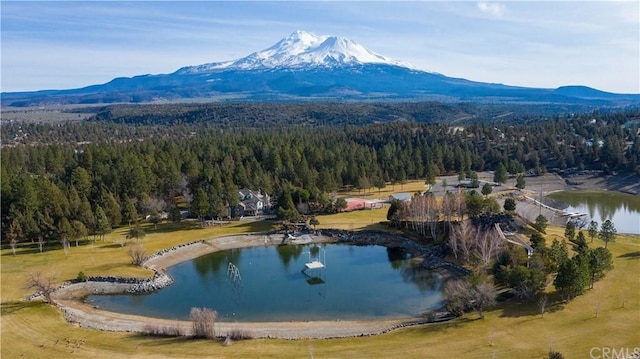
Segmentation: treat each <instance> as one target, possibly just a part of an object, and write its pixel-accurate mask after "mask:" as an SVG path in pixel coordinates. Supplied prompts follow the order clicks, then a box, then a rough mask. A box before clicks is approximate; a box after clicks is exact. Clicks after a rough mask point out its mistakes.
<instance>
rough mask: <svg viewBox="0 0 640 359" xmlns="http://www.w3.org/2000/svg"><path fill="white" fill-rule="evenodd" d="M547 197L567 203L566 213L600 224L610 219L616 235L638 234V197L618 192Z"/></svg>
mask: <svg viewBox="0 0 640 359" xmlns="http://www.w3.org/2000/svg"><path fill="white" fill-rule="evenodd" d="M549 197H551V198H553V199H555V200H558V201H562V202H565V203H568V204H569V205H570V206H569V207H568V208H567V209H566V211H567V212H581V213H586V214H587V223H588V222H589V221H591V220H594V221H596V222H598V224H599V225H600V224H602V222H604V221H605V220H607V219H610V220H611V221H612V222H613V224H614V225H615V227H616V230H617V231H618V233H633V234H640V196H634V195H632V194H625V193H618V192H590V191H562V192H555V193H552V194H550V195H549Z"/></svg>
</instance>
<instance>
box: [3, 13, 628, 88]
mask: <svg viewBox="0 0 640 359" xmlns="http://www.w3.org/2000/svg"><path fill="white" fill-rule="evenodd" d="M1 14H2V16H1V31H2V34H1V37H2V38H1V40H2V43H1V50H2V53H1V60H2V65H1V71H2V72H1V77H2V81H1V85H2V91H30V90H41V89H63V88H76V87H82V86H86V85H91V84H97V83H104V82H107V81H109V80H111V79H113V78H114V77H119V76H134V75H140V74H147V73H151V74H158V73H170V72H173V71H175V70H177V69H178V68H180V67H183V66H187V65H198V64H203V63H208V62H219V61H225V60H233V59H236V58H240V57H244V56H246V55H249V54H250V53H252V52H254V51H259V50H262V49H265V48H267V47H269V46H271V45H273V44H274V43H276V42H277V41H278V40H280V39H281V38H283V37H285V36H288V35H289V34H291V33H292V32H294V31H296V30H304V31H308V32H312V33H315V34H317V35H335V36H342V37H346V38H349V39H351V40H354V41H356V42H358V43H360V44H362V45H363V46H365V47H367V48H369V49H371V50H373V51H375V52H378V53H380V54H382V55H385V56H387V57H391V58H393V59H395V60H399V61H404V62H408V63H410V64H412V65H414V66H415V67H417V68H420V69H424V70H427V71H433V72H439V73H442V74H445V75H447V76H452V77H463V78H467V79H470V80H475V81H484V82H496V83H504V84H509V85H519V86H531V87H544V88H555V87H558V86H562V85H586V86H591V87H595V88H598V89H601V90H605V91H611V92H624V93H640V69H639V68H640V1H637V0H635V1H615V2H614V1H606V2H594V1H587V2H577V1H560V2H557V1H556V2H548V1H547V2H542V1H506V2H485V1H480V2H467V1H448V2H434V1H421V2H397V1H396V2H388V1H375V2H364V1H348V2H328V1H320V2H315V1H313V2H312V1H305V2H290V1H282V2H272V1H260V2H245V1H241V2H238V1H234V2H221V1H200V2H187V1H165V2H155V1H135V2H115V1H87V2H79V1H45V2H33V1H16V2H12V1H2V2H1Z"/></svg>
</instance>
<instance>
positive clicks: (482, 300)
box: [444, 280, 497, 318]
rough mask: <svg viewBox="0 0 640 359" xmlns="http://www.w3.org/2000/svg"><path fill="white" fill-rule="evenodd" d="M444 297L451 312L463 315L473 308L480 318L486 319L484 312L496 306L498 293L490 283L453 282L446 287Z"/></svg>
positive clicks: (472, 281)
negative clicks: (466, 310)
mask: <svg viewBox="0 0 640 359" xmlns="http://www.w3.org/2000/svg"><path fill="white" fill-rule="evenodd" d="M444 295H445V298H446V299H447V308H448V309H449V310H450V311H452V312H454V313H456V312H457V313H462V312H463V311H464V310H465V309H467V308H473V309H474V310H475V311H476V312H478V315H479V316H480V318H484V310H485V309H486V308H488V307H491V306H493V305H495V303H496V296H497V292H496V289H495V287H494V286H493V284H491V283H490V282H488V281H480V282H479V283H476V282H475V281H474V280H465V281H463V280H452V281H449V282H448V283H447V285H446V286H445V289H444Z"/></svg>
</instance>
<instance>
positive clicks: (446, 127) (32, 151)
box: [0, 104, 640, 242]
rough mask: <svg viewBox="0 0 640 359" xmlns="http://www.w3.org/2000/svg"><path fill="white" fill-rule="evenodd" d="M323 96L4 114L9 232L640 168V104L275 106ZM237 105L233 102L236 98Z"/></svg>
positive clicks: (47, 237)
mask: <svg viewBox="0 0 640 359" xmlns="http://www.w3.org/2000/svg"><path fill="white" fill-rule="evenodd" d="M262 106H267V107H269V106H273V109H271V110H269V111H267V112H266V113H267V114H268V116H267V115H265V114H264V113H263V114H261V112H260V109H261V108H262ZM314 106H316V105H309V107H305V106H304V105H282V107H278V105H266V104H263V105H255V106H244V107H243V106H240V107H241V108H242V109H241V110H238V111H240V113H243V114H244V115H243V116H244V117H243V118H245V120H246V121H238V122H233V121H228V120H226V119H228V118H230V115H223V114H220V113H218V112H216V111H213V110H211V109H215V108H216V106H213V105H212V106H206V107H205V109H206V111H210V110H211V111H213V112H207V113H208V115H207V116H209V118H217V119H218V120H212V121H205V120H204V119H205V118H207V116H205V115H203V113H204V112H202V111H205V110H202V109H201V110H198V111H197V113H198V114H197V115H193V116H192V117H193V119H194V120H185V119H182V120H181V119H180V117H179V116H177V115H176V116H173V115H171V111H170V112H169V113H164V112H158V108H155V107H153V106H151V107H146V109H147V110H149V109H152V111H147V112H145V111H143V110H142V107H140V108H135V107H131V108H129V107H126V111H125V110H122V108H120V109H119V110H118V111H124V112H121V113H120V112H118V113H116V112H117V111H115V110H114V109H113V108H111V107H109V108H108V109H106V108H102V109H96V116H95V117H94V118H92V119H91V120H89V121H81V122H60V123H20V122H12V123H3V125H2V127H3V128H2V137H3V147H2V162H1V174H0V175H1V185H2V188H1V193H2V203H1V204H2V238H3V241H6V240H7V238H16V239H17V240H19V241H39V242H42V241H45V242H46V241H59V240H68V239H69V238H78V237H82V236H87V235H88V234H104V233H106V232H108V231H109V230H111V229H112V228H114V227H117V226H121V225H126V224H130V223H132V222H136V221H137V220H138V219H139V218H140V217H142V216H157V214H158V212H160V211H169V212H172V211H173V212H174V213H175V211H176V209H177V206H178V205H180V206H183V205H184V206H187V207H188V206H190V207H191V208H190V209H191V211H192V213H194V214H196V216H198V217H201V216H212V217H219V216H223V215H224V214H226V213H227V207H228V206H229V205H234V204H236V203H237V201H238V194H237V193H238V189H240V188H243V187H248V188H251V189H259V190H261V191H262V192H264V193H267V194H270V195H272V196H274V197H275V198H278V197H286V198H288V197H289V195H291V196H293V201H294V202H310V203H314V204H318V205H317V206H314V207H313V208H314V210H316V211H331V210H332V209H334V208H333V207H332V206H331V196H330V195H329V194H330V193H332V192H334V191H336V190H339V189H343V188H357V189H365V190H368V189H371V188H382V187H384V186H385V184H389V183H402V182H404V181H407V180H409V179H419V180H427V181H429V180H430V179H432V178H434V177H435V176H437V175H444V174H455V173H462V174H469V173H471V172H474V171H483V170H494V169H497V168H498V167H499V166H504V167H505V168H506V169H507V170H508V172H510V173H512V174H518V173H524V172H528V174H529V175H536V174H541V173H544V172H545V171H548V170H554V171H556V170H558V171H564V170H570V169H597V170H604V171H607V172H612V171H620V172H640V138H639V135H638V126H639V124H640V111H639V110H637V109H630V110H625V111H619V112H606V113H604V112H602V113H601V112H589V113H584V114H572V115H563V116H559V115H555V116H551V117H538V118H528V117H527V118H524V119H521V120H520V121H509V123H497V122H494V123H486V122H483V123H480V122H476V123H474V122H466V123H465V124H464V125H460V124H457V123H456V124H455V125H453V124H451V123H449V121H447V122H442V121H438V120H433V121H431V120H430V121H426V120H425V121H420V120H417V118H419V109H420V108H421V107H420V105H417V104H414V105H406V108H407V113H410V112H411V111H414V112H413V115H412V117H411V118H410V119H409V120H407V119H406V118H402V119H401V118H387V120H388V121H380V122H383V123H372V122H374V121H371V120H369V121H363V120H357V121H343V122H341V123H340V122H336V121H337V120H336V119H337V118H345V117H346V118H352V119H360V118H366V117H364V116H365V115H363V114H366V113H369V114H370V112H367V111H373V110H371V109H378V110H379V109H380V108H383V107H384V106H383V105H376V106H370V105H353V108H355V109H357V112H349V110H348V108H349V107H345V108H342V109H336V110H335V113H333V114H329V115H326V116H327V117H326V118H327V121H326V122H323V121H315V120H314V121H309V120H308V119H309V118H311V117H313V118H315V119H317V118H321V117H323V116H325V115H322V114H321V113H315V114H314V115H313V116H310V117H309V116H307V117H305V120H304V121H298V122H295V121H284V122H282V123H279V122H278V121H277V111H276V110H274V109H278V108H279V109H280V110H281V111H282V113H287V114H291V113H299V112H300V111H307V112H306V113H312V112H313V111H316V110H317V108H316V107H314ZM422 106H427V107H428V105H422ZM176 108H179V106H177V107H176ZM226 108H227V111H230V112H229V113H233V111H232V109H233V106H227V107H226ZM451 108H454V109H455V111H458V110H460V108H461V107H460V106H457V105H456V106H452V107H451ZM248 109H251V111H250V113H251V114H252V116H249V115H247V113H248ZM105 111H106V112H105ZM131 111H133V112H135V113H137V114H135V115H134V114H131ZM175 111H178V112H180V111H182V112H181V113H190V112H189V111H187V110H184V108H183V109H182V110H178V109H176V110H175ZM206 111H205V112H206ZM452 111H453V110H452ZM455 111H454V112H455ZM323 113H324V112H323ZM455 113H457V114H459V113H458V112H455ZM107 114H108V115H107ZM449 115H451V114H446V113H445V114H443V115H442V116H443V118H444V117H447V116H449ZM129 116H131V117H129ZM216 116H217V117H216ZM283 116H284V117H287V116H289V117H287V118H299V117H296V116H294V115H286V116H285V115H283ZM376 116H378V115H376ZM380 116H381V115H380ZM107 117H108V118H107ZM159 118H165V120H158V119H159ZM185 118H186V117H185ZM376 118H379V116H378V117H376ZM171 119H173V120H171ZM156 120H158V121H156ZM261 121H263V122H261ZM365 122H366V123H365ZM427 122H428V123H427ZM336 123H340V124H339V125H336ZM283 193H284V194H286V196H281V195H282V194H283ZM177 199H180V201H179V202H178V201H177Z"/></svg>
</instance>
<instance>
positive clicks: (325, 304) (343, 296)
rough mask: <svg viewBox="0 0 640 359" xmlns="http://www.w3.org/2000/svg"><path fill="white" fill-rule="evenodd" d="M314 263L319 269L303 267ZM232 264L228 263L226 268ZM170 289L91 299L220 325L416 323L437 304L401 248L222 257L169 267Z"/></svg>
mask: <svg viewBox="0 0 640 359" xmlns="http://www.w3.org/2000/svg"><path fill="white" fill-rule="evenodd" d="M312 259H319V261H320V262H322V263H323V264H325V267H324V268H321V269H307V270H305V271H304V272H303V271H302V269H303V268H305V263H308V262H310V261H311V260H312ZM229 263H232V265H229ZM168 272H169V274H170V275H171V276H172V277H173V278H174V280H175V283H174V284H173V285H171V286H169V287H167V288H164V289H161V290H159V291H157V292H155V293H150V294H141V295H94V296H89V297H87V302H88V303H90V304H92V305H95V306H98V307H100V308H102V309H107V310H110V311H115V312H121V313H128V314H137V315H144V316H151V317H159V318H168V319H182V320H186V319H188V316H189V311H190V309H191V308H192V307H207V308H211V309H214V310H216V311H217V312H218V317H219V319H218V320H220V321H307V320H367V319H390V318H401V317H416V316H419V315H420V314H422V313H424V312H425V311H428V310H431V309H437V308H439V307H440V306H441V305H442V297H441V289H442V284H443V278H442V276H441V275H440V274H439V273H437V272H434V271H429V270H426V269H423V268H421V267H420V266H419V265H418V263H416V262H415V261H414V260H411V259H410V258H409V255H408V253H407V252H405V251H404V250H403V249H402V248H387V247H382V246H373V245H371V246H354V245H345V244H325V245H320V246H315V245H304V246H303V245H298V246H282V247H278V246H267V247H252V248H242V249H233V250H228V251H221V252H216V253H212V254H209V255H206V256H202V257H199V258H196V259H193V260H191V261H187V262H184V263H181V264H178V265H176V266H173V267H170V268H169V269H168Z"/></svg>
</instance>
